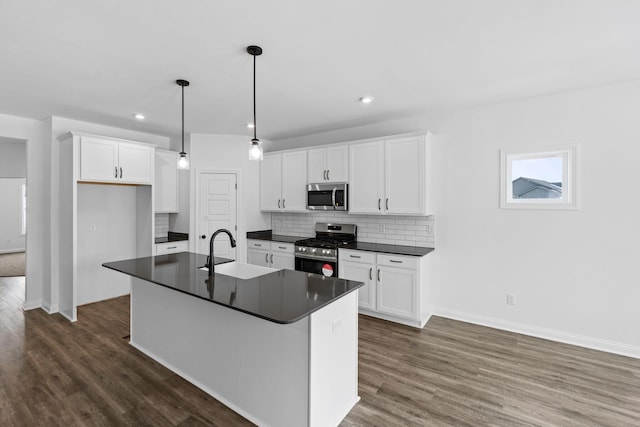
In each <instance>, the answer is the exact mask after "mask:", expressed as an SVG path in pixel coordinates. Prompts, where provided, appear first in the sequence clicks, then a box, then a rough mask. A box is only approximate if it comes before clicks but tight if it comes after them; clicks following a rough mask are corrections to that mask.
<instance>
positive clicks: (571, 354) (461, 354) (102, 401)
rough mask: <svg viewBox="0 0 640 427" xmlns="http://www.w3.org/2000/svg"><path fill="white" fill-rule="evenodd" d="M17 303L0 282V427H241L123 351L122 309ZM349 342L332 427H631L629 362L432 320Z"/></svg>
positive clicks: (365, 320)
mask: <svg viewBox="0 0 640 427" xmlns="http://www.w3.org/2000/svg"><path fill="white" fill-rule="evenodd" d="M23 300H24V281H23V279H13V278H1V279H0V426H45V425H46V426H94V425H98V426H120V425H135V426H145V425H149V426H165V425H166V426H203V425H212V426H236V425H238V426H240V425H250V423H248V422H247V421H246V420H244V419H243V418H242V417H240V416H239V415H237V414H236V413H234V412H233V411H231V410H229V409H227V408H226V407H225V406H223V405H222V404H220V403H218V402H217V401H216V400H215V399H213V398H212V397H210V396H209V395H207V394H206V393H204V392H202V391H201V390H199V389H198V388H196V387H195V386H192V385H191V384H189V383H188V382H186V381H185V380H183V379H181V378H180V377H178V376H176V375H175V374H173V373H172V372H170V371H169V370H167V369H165V368H164V367H162V366H161V365H159V364H158V363H156V362H154V361H153V360H151V359H149V358H148V357H146V356H145V355H143V354H141V353H140V352H138V351H136V350H135V349H133V348H131V347H130V346H129V345H128V344H127V339H126V338H123V337H126V336H127V335H128V333H129V329H128V328H129V299H128V298H127V297H122V298H116V299H113V300H109V301H104V302H100V303H96V304H90V305H86V306H83V307H80V308H79V319H80V320H79V321H78V322H77V323H75V324H71V323H69V322H68V321H67V320H66V319H64V318H63V317H62V316H60V315H48V314H46V313H45V312H43V311H42V310H31V311H28V312H23V311H22V309H21V305H22V302H23ZM359 333H360V396H361V397H362V400H361V401H360V403H358V405H357V406H356V407H355V408H354V409H353V410H352V411H351V413H350V414H349V415H348V416H347V418H346V419H345V420H344V421H343V425H344V426H363V425H366V426H406V425H419V426H446V425H451V426H521V425H525V426H640V360H636V359H631V358H626V357H621V356H615V355H611V354H607V353H602V352H598V351H593V350H587V349H583V348H579V347H574V346H570V345H564V344H558V343H553V342H550V341H545V340H541V339H536V338H531V337H527V336H523V335H518V334H513V333H509V332H504V331H499V330H495V329H490V328H485V327H480V326H476V325H471V324H467V323H462V322H456V321H453V320H448V319H444V318H438V317H434V318H432V319H431V320H430V321H429V324H428V325H427V327H426V328H425V329H424V330H416V329H413V328H409V327H405V326H400V325H396V324H393V323H389V322H385V321H381V320H377V319H372V318H369V317H365V316H361V317H360V332H359ZM185 351H188V350H187V349H185Z"/></svg>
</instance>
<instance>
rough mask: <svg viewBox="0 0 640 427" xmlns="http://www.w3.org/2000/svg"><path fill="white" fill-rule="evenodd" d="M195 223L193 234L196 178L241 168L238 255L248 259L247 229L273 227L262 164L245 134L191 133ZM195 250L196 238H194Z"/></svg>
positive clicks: (191, 228) (192, 204)
mask: <svg viewBox="0 0 640 427" xmlns="http://www.w3.org/2000/svg"><path fill="white" fill-rule="evenodd" d="M190 137H191V147H190V149H191V152H190V153H189V155H190V156H191V169H189V172H190V177H191V188H190V189H191V204H190V210H191V225H190V230H189V235H190V236H196V205H195V202H196V197H195V191H196V185H195V183H196V180H197V179H198V172H199V171H208V172H224V171H238V172H239V177H238V233H237V234H236V240H237V241H238V248H237V257H238V260H239V261H246V257H247V237H246V236H247V231H253V230H265V229H268V228H270V227H271V216H270V215H269V214H264V213H261V212H260V187H259V185H258V183H259V179H260V163H259V162H252V161H250V160H249V154H248V153H249V152H248V150H249V140H248V139H247V137H246V136H244V135H209V134H191V135H190ZM190 245H191V246H190V247H191V249H190V250H191V251H193V252H195V247H196V244H195V238H192V239H191V240H190Z"/></svg>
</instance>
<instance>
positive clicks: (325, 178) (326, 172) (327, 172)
mask: <svg viewBox="0 0 640 427" xmlns="http://www.w3.org/2000/svg"><path fill="white" fill-rule="evenodd" d="M324 180H325V181H328V180H329V171H328V170H326V169H325V170H324Z"/></svg>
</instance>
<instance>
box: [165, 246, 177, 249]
mask: <svg viewBox="0 0 640 427" xmlns="http://www.w3.org/2000/svg"><path fill="white" fill-rule="evenodd" d="M175 248H177V246H167V249H175Z"/></svg>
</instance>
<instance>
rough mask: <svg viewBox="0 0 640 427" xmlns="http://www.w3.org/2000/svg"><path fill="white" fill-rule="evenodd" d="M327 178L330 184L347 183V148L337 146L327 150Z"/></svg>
mask: <svg viewBox="0 0 640 427" xmlns="http://www.w3.org/2000/svg"><path fill="white" fill-rule="evenodd" d="M325 158H326V164H327V171H328V172H327V177H328V178H329V181H331V182H347V181H349V147H348V146H347V145H339V146H337V147H329V148H327V154H326V157H325Z"/></svg>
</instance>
